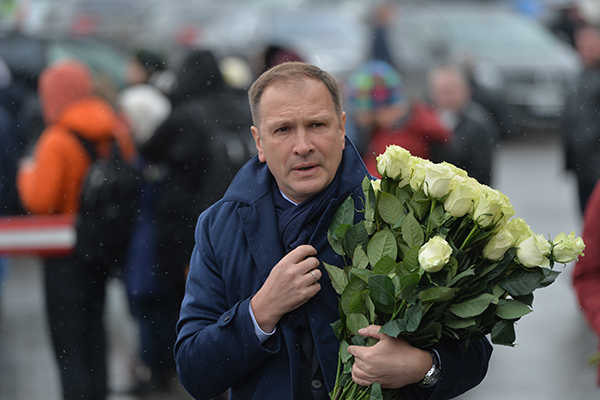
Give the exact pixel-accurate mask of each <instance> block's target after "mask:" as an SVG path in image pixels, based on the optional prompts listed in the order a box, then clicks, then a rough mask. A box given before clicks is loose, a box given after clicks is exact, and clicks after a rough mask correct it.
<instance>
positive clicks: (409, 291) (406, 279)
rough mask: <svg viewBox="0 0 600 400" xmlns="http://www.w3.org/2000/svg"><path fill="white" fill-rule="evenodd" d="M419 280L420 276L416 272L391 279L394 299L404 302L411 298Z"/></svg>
mask: <svg viewBox="0 0 600 400" xmlns="http://www.w3.org/2000/svg"><path fill="white" fill-rule="evenodd" d="M420 280H421V275H420V274H418V273H416V272H415V273H412V274H409V275H402V276H398V275H396V276H395V277H394V278H393V279H392V282H393V283H394V286H395V288H396V298H397V299H403V300H406V299H408V298H410V297H412V296H413V294H414V291H415V288H416V287H417V285H418V283H419V281H420Z"/></svg>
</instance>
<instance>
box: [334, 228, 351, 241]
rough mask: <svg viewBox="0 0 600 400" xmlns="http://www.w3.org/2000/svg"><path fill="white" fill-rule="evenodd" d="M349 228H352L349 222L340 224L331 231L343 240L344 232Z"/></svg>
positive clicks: (344, 237)
mask: <svg viewBox="0 0 600 400" xmlns="http://www.w3.org/2000/svg"><path fill="white" fill-rule="evenodd" d="M350 228H352V225H350V224H341V225H340V226H338V228H337V229H336V230H335V232H333V235H334V236H335V237H336V238H339V240H340V241H342V242H343V241H344V240H345V239H346V233H347V232H348V229H350Z"/></svg>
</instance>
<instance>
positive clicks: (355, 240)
mask: <svg viewBox="0 0 600 400" xmlns="http://www.w3.org/2000/svg"><path fill="white" fill-rule="evenodd" d="M368 243H369V234H368V233H367V230H366V229H365V226H364V225H363V224H361V223H358V224H356V225H353V226H351V227H350V228H349V229H348V231H347V232H346V234H345V235H344V240H343V242H342V246H343V248H344V252H345V254H354V251H355V250H356V248H358V247H363V249H366V248H367V244H368Z"/></svg>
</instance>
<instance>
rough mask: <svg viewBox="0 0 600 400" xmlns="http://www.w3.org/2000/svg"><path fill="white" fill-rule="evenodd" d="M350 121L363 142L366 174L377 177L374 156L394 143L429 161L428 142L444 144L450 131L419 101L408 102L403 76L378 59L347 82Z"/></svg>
mask: <svg viewBox="0 0 600 400" xmlns="http://www.w3.org/2000/svg"><path fill="white" fill-rule="evenodd" d="M347 90H348V97H349V100H350V106H351V109H352V110H353V122H354V124H355V126H356V128H357V130H358V131H359V132H360V135H361V136H362V137H361V140H362V142H363V146H362V148H363V149H364V150H363V151H362V157H363V161H364V162H365V164H366V165H367V168H368V169H369V172H370V173H371V174H373V175H374V176H378V177H379V174H378V173H377V168H376V159H375V157H373V154H375V155H379V154H381V153H383V152H385V149H386V147H387V146H389V145H392V144H395V145H398V146H400V147H403V148H405V149H406V150H408V151H409V152H410V153H411V154H412V155H413V156H417V157H421V158H425V159H429V158H430V155H431V154H430V146H431V143H434V142H435V143H440V144H442V145H443V144H444V143H446V142H448V141H449V140H450V139H451V138H452V132H451V131H449V130H448V129H446V128H444V127H443V126H442V124H441V123H440V121H439V119H438V117H437V115H436V114H435V112H434V111H433V110H432V109H431V108H430V107H429V106H428V105H426V104H425V103H424V102H422V101H420V100H419V101H412V102H411V101H409V100H408V99H407V98H406V96H405V94H404V91H403V80H402V76H401V75H400V73H399V72H398V71H396V70H395V69H394V68H393V67H391V66H390V65H389V64H387V63H386V62H384V61H381V60H372V61H369V62H367V63H366V64H365V65H364V66H363V67H361V68H360V69H359V70H358V71H356V72H355V73H353V74H352V75H351V76H350V77H349V79H348V82H347Z"/></svg>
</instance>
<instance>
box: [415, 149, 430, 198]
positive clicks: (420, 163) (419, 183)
mask: <svg viewBox="0 0 600 400" xmlns="http://www.w3.org/2000/svg"><path fill="white" fill-rule="evenodd" d="M430 164H433V163H432V162H431V161H429V160H425V159H422V158H419V157H413V158H412V175H411V176H410V187H411V188H412V190H413V191H415V192H416V191H418V190H420V189H421V188H422V187H423V184H424V183H425V176H426V174H427V167H428V166H429V165H430Z"/></svg>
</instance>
